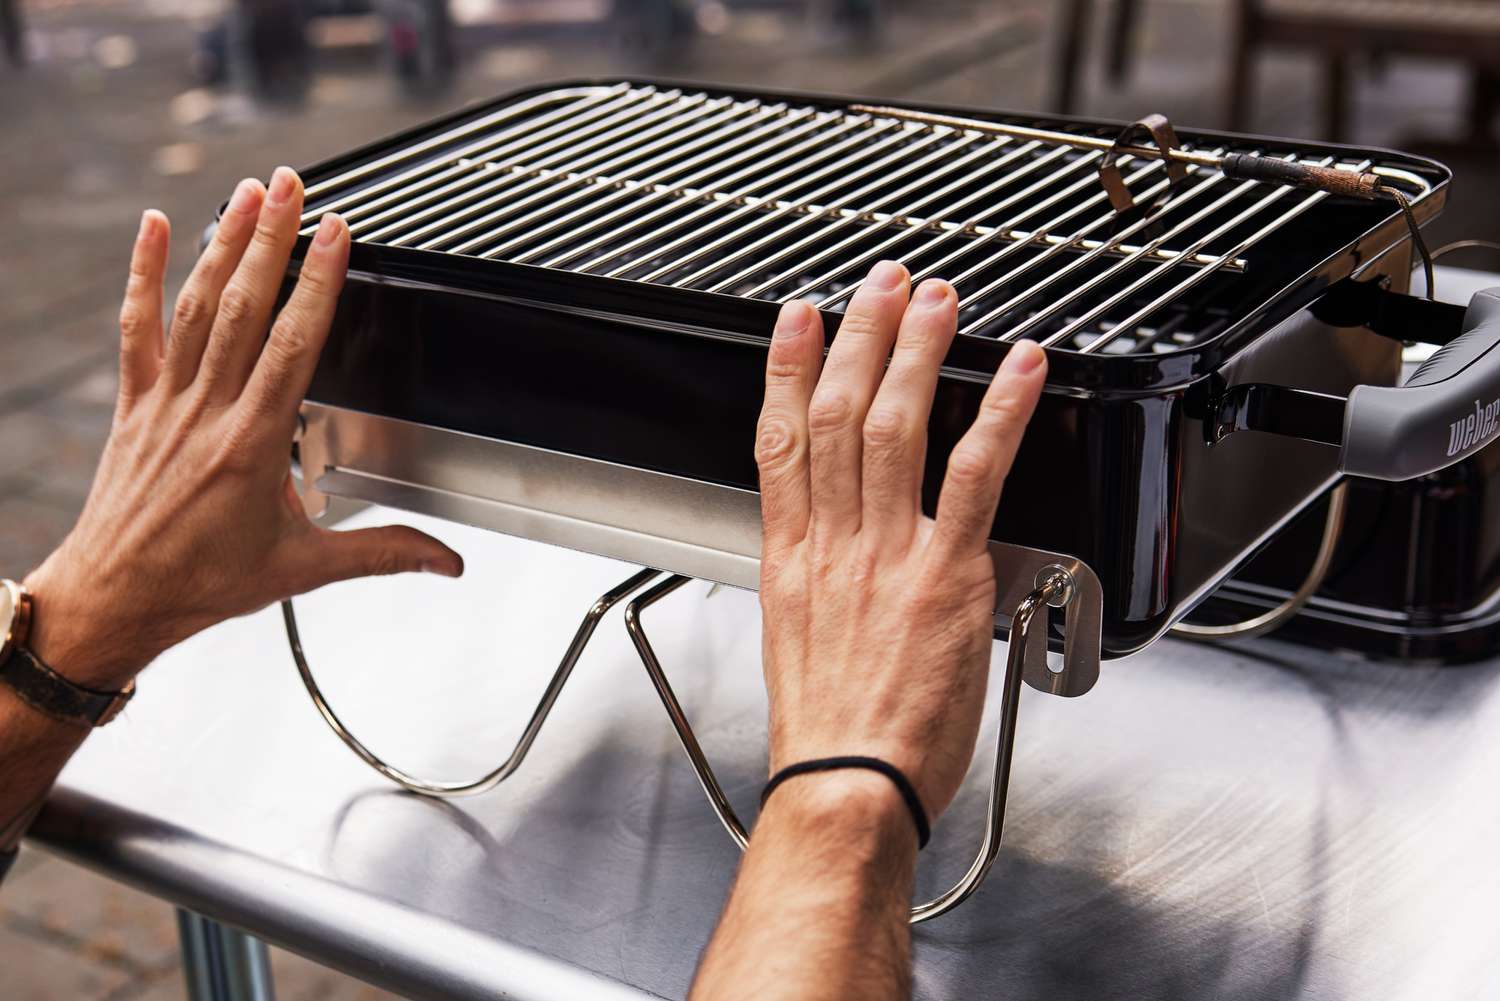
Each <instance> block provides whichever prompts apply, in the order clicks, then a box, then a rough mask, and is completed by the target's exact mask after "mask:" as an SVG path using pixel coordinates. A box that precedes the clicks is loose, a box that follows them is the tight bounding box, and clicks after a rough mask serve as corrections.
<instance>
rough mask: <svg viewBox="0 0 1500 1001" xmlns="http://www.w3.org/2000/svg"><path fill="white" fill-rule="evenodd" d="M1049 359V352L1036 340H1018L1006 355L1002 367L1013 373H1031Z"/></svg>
mask: <svg viewBox="0 0 1500 1001" xmlns="http://www.w3.org/2000/svg"><path fill="white" fill-rule="evenodd" d="M1046 360H1047V352H1045V351H1043V350H1042V346H1041V345H1040V344H1038V343H1037V342H1036V341H1029V340H1022V341H1017V342H1016V343H1015V345H1013V346H1012V347H1011V349H1010V351H1009V353H1007V354H1006V356H1005V361H1004V362H1002V363H1001V366H1000V367H1001V368H1003V369H1004V370H1005V371H1007V372H1009V373H1011V374H1013V375H1030V374H1031V373H1032V372H1035V371H1036V370H1037V368H1038V367H1039V366H1041V365H1042V363H1043V362H1045V361H1046Z"/></svg>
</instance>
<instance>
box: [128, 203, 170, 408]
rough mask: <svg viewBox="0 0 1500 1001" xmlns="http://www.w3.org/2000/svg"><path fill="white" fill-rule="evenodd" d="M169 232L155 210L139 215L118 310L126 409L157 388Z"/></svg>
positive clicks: (163, 217)
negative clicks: (133, 247) (142, 395)
mask: <svg viewBox="0 0 1500 1001" xmlns="http://www.w3.org/2000/svg"><path fill="white" fill-rule="evenodd" d="M171 245H172V227H171V224H170V223H169V222H168V221H167V217H166V216H164V215H162V214H161V213H160V212H158V211H156V210H155V209H148V210H147V211H146V212H144V213H142V215H141V228H140V231H139V232H137V233H136V236H135V250H134V251H133V252H132V253H131V255H130V277H129V278H128V279H126V281H125V301H124V303H123V304H121V306H120V403H121V405H128V404H129V403H130V401H132V400H134V399H136V398H137V397H138V396H140V395H141V394H142V393H144V392H146V391H147V390H149V389H150V388H151V387H152V386H153V385H155V383H156V377H157V375H158V374H159V373H160V372H161V356H162V326H161V322H162V284H163V282H165V281H166V276H167V254H168V251H169V250H170V248H171Z"/></svg>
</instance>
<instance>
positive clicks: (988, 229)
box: [781, 149, 1090, 307]
mask: <svg viewBox="0 0 1500 1001" xmlns="http://www.w3.org/2000/svg"><path fill="white" fill-rule="evenodd" d="M1065 153H1066V150H1062V149H1058V150H1054V151H1053V152H1052V153H1049V154H1047V155H1046V156H1043V157H1039V158H1038V160H1039V161H1045V162H1047V163H1050V162H1051V161H1052V160H1053V159H1054V158H1056V157H1057V156H1061V155H1063V154H1065ZM1089 162H1090V161H1089V159H1088V158H1087V157H1078V158H1076V159H1074V160H1073V162H1072V163H1070V164H1068V165H1067V166H1065V167H1063V168H1062V169H1061V170H1059V171H1056V172H1054V173H1053V174H1051V175H1049V176H1047V177H1044V178H1042V179H1040V180H1038V181H1034V182H1033V183H1032V184H1030V185H1028V186H1027V187H1025V188H1022V189H1021V190H1020V191H1017V192H1016V193H1015V194H1013V195H1011V196H1009V197H1008V198H1005V199H1003V200H1002V201H1000V202H998V203H997V204H996V205H994V206H992V207H991V209H990V211H998V210H1000V209H1005V208H1008V207H1010V206H1011V205H1013V204H1015V203H1016V202H1021V201H1025V200H1026V199H1027V198H1029V197H1031V196H1032V195H1033V194H1036V193H1037V192H1038V191H1041V190H1043V189H1045V188H1046V187H1048V186H1049V185H1051V184H1054V183H1056V182H1057V181H1059V180H1061V179H1063V178H1066V177H1067V176H1068V175H1069V174H1072V173H1075V172H1078V171H1080V170H1083V169H1084V168H1085V167H1087V166H1088V164H1089ZM1003 182H1004V179H1003V178H1002V183H1003ZM986 190H988V189H986ZM1056 197H1061V196H1060V195H1059V196H1056ZM960 207H962V206H960ZM1040 208H1041V207H1040V206H1033V207H1031V208H1027V209H1023V210H1022V211H1021V212H1019V213H1017V214H1015V215H1012V216H1011V217H1010V218H1009V219H1006V220H1005V221H1004V222H1002V223H1000V224H999V225H996V226H984V225H982V224H981V222H980V219H982V218H983V217H982V216H975V217H973V218H971V219H968V220H966V221H965V222H962V223H958V224H954V225H950V226H948V227H947V228H946V232H944V233H943V234H942V235H941V236H939V237H938V238H937V239H935V240H929V241H928V242H927V243H925V244H923V245H922V246H920V247H916V248H913V249H912V251H911V254H912V256H914V257H915V256H917V255H919V254H922V253H925V252H926V251H928V250H930V249H931V248H933V247H936V246H940V245H941V244H943V243H945V242H947V241H949V240H953V239H956V238H958V237H961V236H965V235H971V234H972V235H973V236H975V237H977V238H978V239H977V240H975V241H973V242H974V243H989V242H992V241H993V240H996V239H1000V238H1005V237H1010V238H1012V239H1017V240H1019V239H1022V238H1023V237H1021V236H1020V235H1019V234H1018V233H1017V231H1016V230H1015V229H1014V227H1016V226H1019V225H1020V224H1021V223H1023V222H1025V221H1026V220H1027V219H1029V218H1031V217H1032V216H1033V215H1035V214H1036V213H1037V212H1038V211H1040ZM906 235H907V234H904V233H902V234H897V235H896V236H894V237H890V238H887V240H885V241H882V242H881V243H879V244H877V245H876V246H875V247H873V248H871V249H870V250H869V251H868V252H867V253H866V254H865V255H863V256H865V257H867V258H868V257H873V256H876V255H879V254H882V253H884V252H885V251H886V250H889V249H890V248H891V247H893V246H895V245H896V244H897V243H899V242H900V240H901V239H904V238H905V236H906ZM1033 238H1038V234H1032V233H1028V234H1026V235H1025V237H1024V239H1033ZM971 245H972V244H971ZM857 263H858V262H849V263H846V264H845V265H843V266H841V267H840V268H838V269H835V270H830V271H827V272H825V273H824V274H822V275H819V276H818V277H817V278H815V279H813V280H812V281H810V282H807V283H805V284H803V285H802V286H801V287H800V288H798V289H796V290H795V291H793V292H792V293H790V294H789V295H786V296H784V297H782V300H781V301H782V302H789V301H790V300H792V299H797V298H801V297H802V296H805V295H808V294H809V293H811V292H812V290H813V289H815V288H820V287H823V286H825V285H826V284H827V283H828V282H829V281H831V280H833V279H835V278H837V277H838V276H839V275H840V274H843V273H845V272H846V271H848V270H849V269H850V267H851V266H855V265H857ZM923 277H925V275H924V276H923ZM917 280H919V279H918V278H917V277H916V276H913V282H914V283H915V281H917ZM864 281H865V279H864V277H863V276H858V277H856V279H855V280H854V282H853V283H852V284H850V285H849V286H848V287H846V288H845V289H843V290H842V291H840V292H838V293H836V294H834V295H831V296H829V297H828V298H826V299H824V300H823V301H821V302H819V303H818V305H819V306H820V307H827V306H830V305H832V304H833V303H835V302H838V301H840V300H841V299H844V298H847V297H848V296H851V295H853V294H854V292H855V290H857V289H858V288H859V287H860V286H861V285H863V284H864Z"/></svg>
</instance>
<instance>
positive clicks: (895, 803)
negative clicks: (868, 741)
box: [761, 768, 917, 860]
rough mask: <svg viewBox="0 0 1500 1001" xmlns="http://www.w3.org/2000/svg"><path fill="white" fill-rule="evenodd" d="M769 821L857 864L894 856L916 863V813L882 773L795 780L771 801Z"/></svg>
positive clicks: (823, 774) (823, 775) (821, 775)
mask: <svg viewBox="0 0 1500 1001" xmlns="http://www.w3.org/2000/svg"><path fill="white" fill-rule="evenodd" d="M767 817H770V818H773V819H774V821H775V822H778V823H784V824H787V825H790V826H793V827H797V828H800V829H802V830H804V831H806V832H807V833H809V834H810V835H813V836H814V837H816V838H817V839H818V840H819V841H820V842H826V843H829V844H832V845H834V846H837V847H838V848H839V849H840V850H841V852H843V853H846V854H848V856H849V857H850V858H852V859H855V860H858V859H860V858H864V857H872V856H880V857H889V856H890V855H891V854H892V853H895V854H896V855H899V856H900V857H903V858H905V857H909V858H911V859H913V860H914V859H915V858H916V853H917V832H916V827H915V825H913V824H912V818H911V812H910V810H909V809H908V808H907V806H906V802H905V801H904V800H903V799H902V798H901V794H900V792H899V791H898V790H897V789H896V787H895V785H894V784H893V783H892V782H891V780H890V779H888V778H886V777H885V776H884V775H880V774H879V773H877V772H871V771H864V770H861V769H854V768H851V769H842V770H839V771H831V772H812V773H809V774H805V775H797V776H794V777H792V778H790V779H787V780H786V781H785V782H783V783H782V784H781V785H779V786H778V787H777V788H776V790H775V792H774V793H772V795H771V797H770V798H769V799H768V800H766V804H765V807H764V809H763V810H762V811H761V818H762V822H764V820H765V819H766V818H767ZM860 848H864V849H868V853H866V852H861V851H857V849H860ZM850 850H855V851H850Z"/></svg>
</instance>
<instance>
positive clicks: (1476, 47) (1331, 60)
mask: <svg viewBox="0 0 1500 1001" xmlns="http://www.w3.org/2000/svg"><path fill="white" fill-rule="evenodd" d="M1233 31H1234V37H1233V41H1232V47H1231V55H1230V61H1229V88H1228V101H1227V106H1226V108H1225V118H1226V121H1227V123H1228V127H1229V128H1230V129H1232V130H1235V131H1243V130H1244V129H1245V128H1246V127H1247V125H1248V123H1249V119H1250V102H1251V99H1252V94H1253V89H1254V70H1255V66H1254V63H1255V56H1256V54H1257V53H1258V51H1259V50H1261V49H1264V48H1271V47H1283V48H1299V49H1307V50H1311V51H1314V52H1316V53H1319V54H1320V55H1322V57H1323V83H1324V91H1323V117H1324V122H1323V131H1324V134H1325V136H1326V138H1328V139H1333V140H1338V139H1341V138H1343V137H1344V135H1345V133H1346V131H1347V128H1346V126H1347V122H1348V118H1347V105H1348V84H1349V62H1350V59H1351V57H1354V56H1357V55H1370V54H1395V53H1400V54H1412V55H1429V56H1437V57H1447V58H1451V59H1457V60H1461V61H1463V62H1465V63H1467V64H1468V65H1469V66H1470V67H1472V70H1473V75H1474V84H1473V93H1472V97H1471V101H1470V113H1469V119H1470V132H1471V136H1470V138H1471V139H1472V140H1475V141H1483V140H1485V139H1487V138H1488V137H1489V133H1490V128H1491V123H1492V121H1493V119H1494V114H1495V111H1496V110H1497V105H1500V0H1238V2H1237V4H1236V11H1235V22H1234V29H1233Z"/></svg>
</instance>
